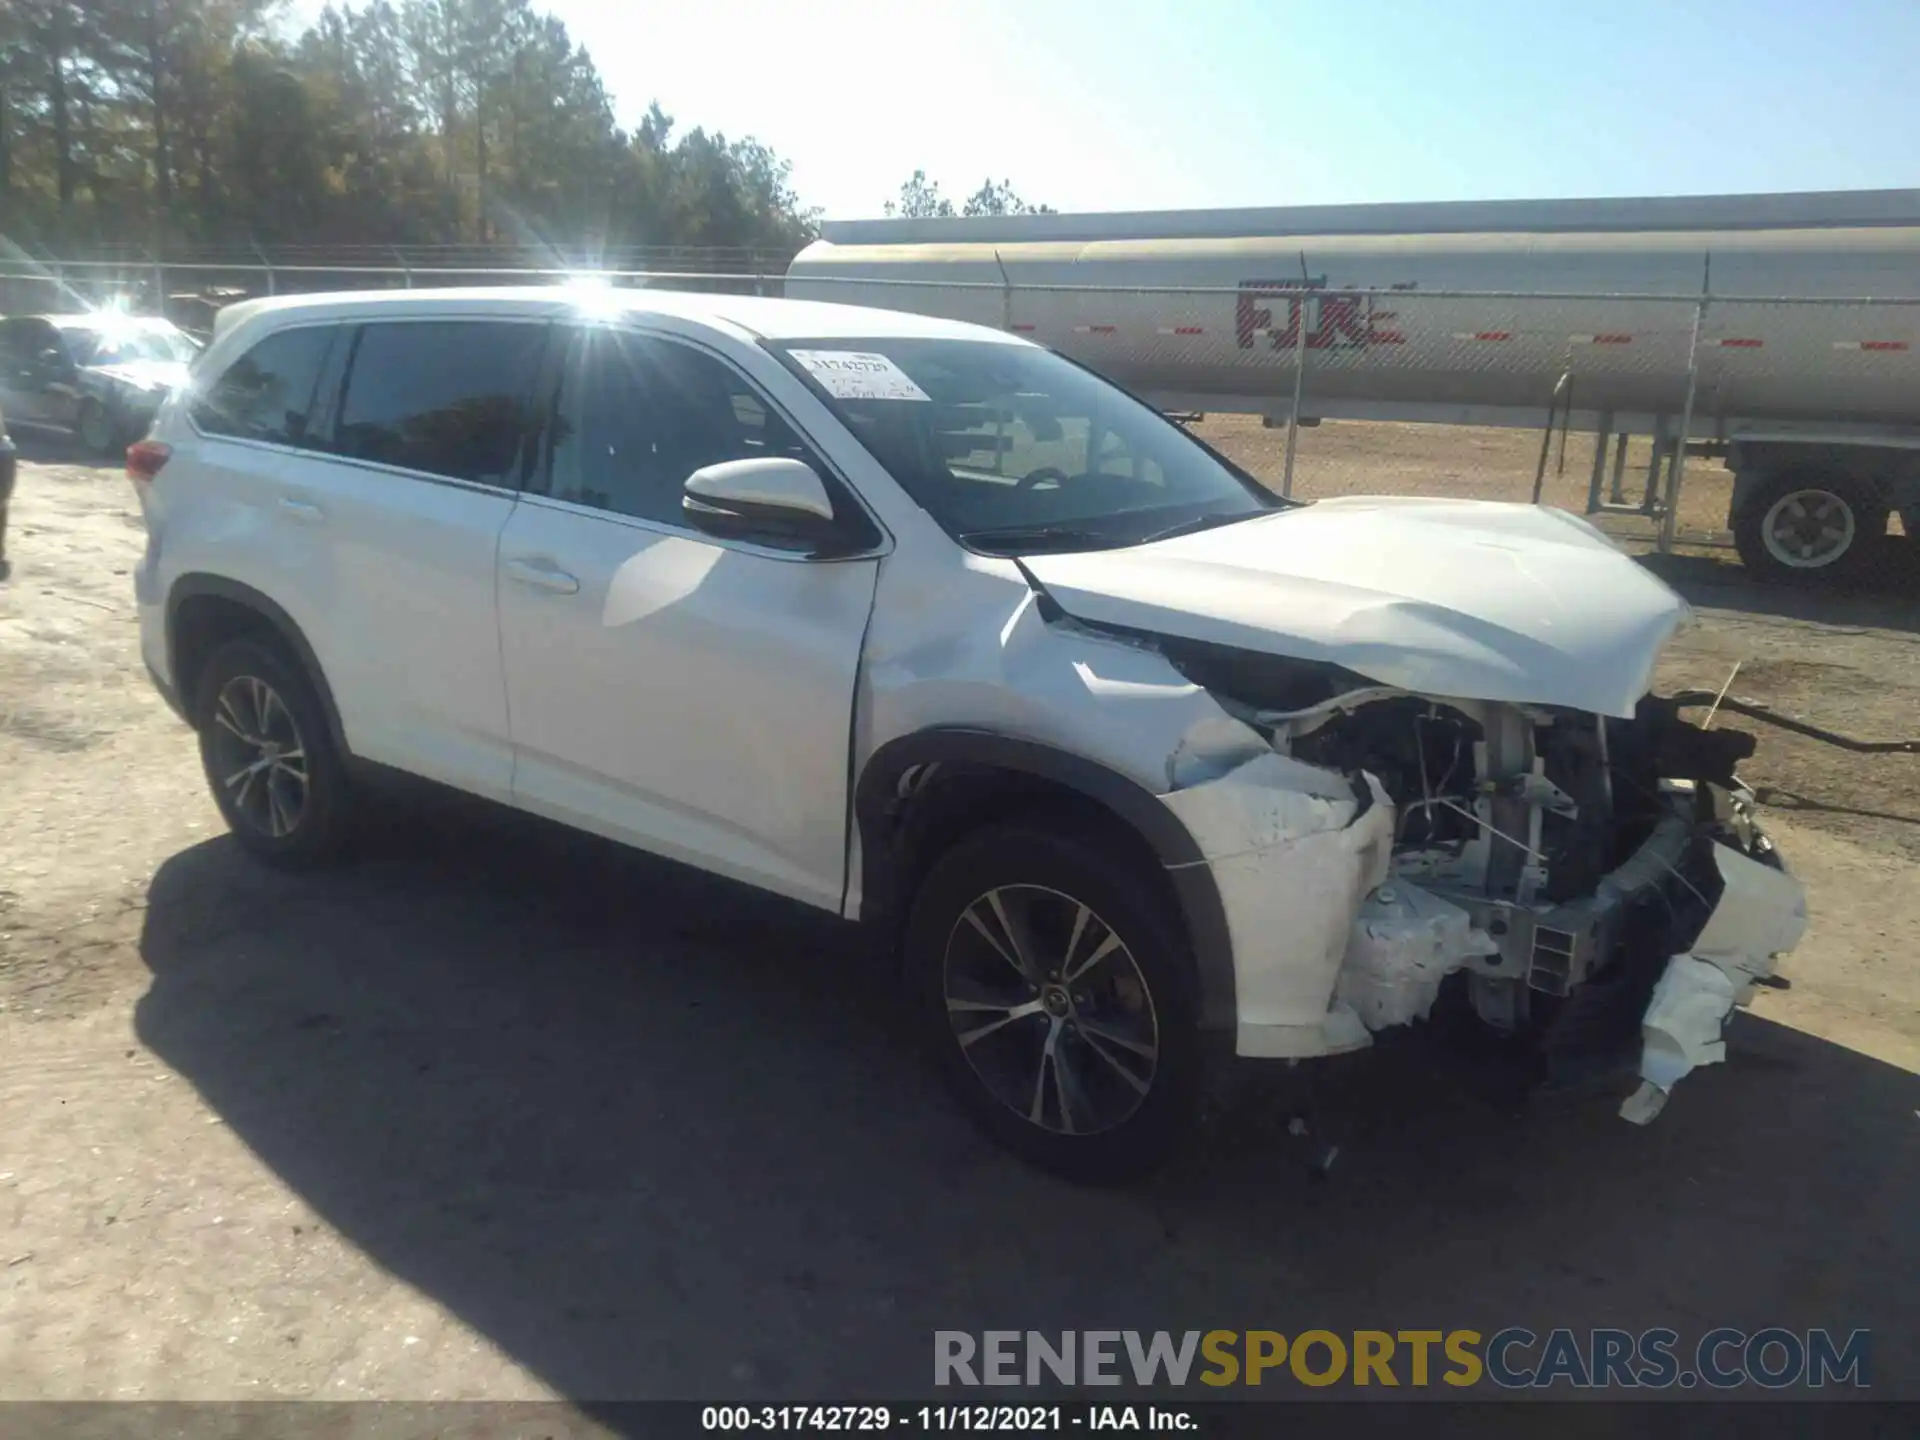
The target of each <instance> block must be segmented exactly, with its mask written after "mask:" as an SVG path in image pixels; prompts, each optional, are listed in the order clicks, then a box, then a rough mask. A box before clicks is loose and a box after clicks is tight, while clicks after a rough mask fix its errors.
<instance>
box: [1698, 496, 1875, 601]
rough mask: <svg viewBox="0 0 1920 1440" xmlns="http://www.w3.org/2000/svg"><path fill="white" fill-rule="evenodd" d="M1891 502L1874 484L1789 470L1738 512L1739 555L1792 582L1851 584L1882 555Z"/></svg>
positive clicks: (1765, 573)
mask: <svg viewBox="0 0 1920 1440" xmlns="http://www.w3.org/2000/svg"><path fill="white" fill-rule="evenodd" d="M1887 514H1888V507H1887V503H1886V501H1885V500H1883V499H1881V498H1880V496H1879V495H1878V494H1877V493H1876V492H1875V490H1874V488H1873V486H1872V485H1870V484H1866V483H1863V482H1861V481H1859V480H1856V479H1854V478H1853V477H1851V476H1848V475H1837V474H1833V473H1831V472H1825V471H1819V470H1787V471H1783V472H1782V473H1780V474H1778V475H1770V476H1768V477H1767V478H1766V479H1764V480H1762V481H1761V482H1760V483H1759V484H1758V485H1756V486H1755V487H1754V489H1753V491H1752V493H1751V494H1750V495H1748V496H1747V500H1746V504H1745V505H1743V506H1742V507H1741V510H1740V513H1739V514H1738V515H1736V516H1735V517H1734V522H1733V539H1734V544H1735V546H1736V547H1737V548H1738V549H1739V551H1740V560H1741V563H1742V564H1744V565H1745V566H1746V567H1747V569H1749V570H1751V571H1752V572H1753V573H1754V574H1755V575H1757V576H1760V577H1762V578H1764V579H1767V580H1772V581H1776V582H1783V583H1790V584H1816V583H1822V582H1842V583H1844V582H1851V581H1857V580H1859V579H1861V578H1862V577H1863V576H1864V575H1865V574H1867V573H1868V572H1869V571H1871V569H1872V567H1873V566H1874V565H1875V564H1876V563H1877V562H1878V561H1879V559H1880V552H1881V548H1882V547H1881V537H1883V536H1884V535H1885V534H1886V532H1887Z"/></svg>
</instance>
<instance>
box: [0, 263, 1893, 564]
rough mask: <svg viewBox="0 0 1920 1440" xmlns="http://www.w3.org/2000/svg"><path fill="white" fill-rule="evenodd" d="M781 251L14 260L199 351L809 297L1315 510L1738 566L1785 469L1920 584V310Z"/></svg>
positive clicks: (1818, 541) (1887, 304)
mask: <svg viewBox="0 0 1920 1440" xmlns="http://www.w3.org/2000/svg"><path fill="white" fill-rule="evenodd" d="M787 258H788V257H785V256H779V257H770V256H769V255H766V254H762V253H759V252H752V251H721V250H692V249H676V250H665V249H662V250H646V251H641V250H636V251H632V252H623V253H621V254H620V255H617V256H606V255H597V256H585V255H582V256H577V257H575V256H567V255H562V254H558V253H556V252H553V251H551V250H540V251H531V250H516V249H510V248H502V247H491V248H489V247H414V248H408V247H388V248H387V249H385V250H384V251H383V250H382V249H380V248H379V247H333V248H326V247H304V248H297V249H284V250H277V251H275V252H273V253H271V254H268V253H264V252H261V251H257V250H255V251H252V252H251V253H250V255H249V254H245V253H242V252H238V251H221V252H217V253H216V252H212V251H209V252H205V253H194V254H192V255H188V256H174V255H169V256H167V257H165V258H154V257H149V256H144V255H136V254H125V253H122V254H117V255H93V256H89V257H82V258H73V259H63V260H51V259H45V258H36V257H26V256H19V255H15V256H13V257H10V258H9V257H6V256H0V308H3V309H4V310H5V311H6V312H8V313H20V312H22V311H35V310H39V311H44V310H53V309H75V308H84V307H87V306H98V305H105V304H109V303H119V304H123V305H127V306H130V307H132V308H136V309H140V310H145V311H149V312H151V311H155V310H159V311H162V312H164V313H166V314H167V315H168V316H169V317H170V318H172V319H174V320H175V322H176V323H178V324H181V325H182V326H183V327H184V328H187V329H189V330H196V331H199V332H202V333H204V332H205V331H207V330H208V329H210V328H211V325H212V317H213V315H214V314H215V313H217V311H218V309H219V308H220V307H221V306H223V305H225V304H229V303H232V302H233V301H236V300H239V299H244V298H251V297H254V296H262V295H288V294H301V293H314V292H322V291H333V290H365V289H370V288H394V289H399V288H433V287H441V286H456V285H457V286H472V285H501V284H519V285H527V284H535V285H538V284H552V283H556V282H562V281H566V280H568V279H571V278H578V277H579V276H581V275H582V274H583V273H587V272H590V273H592V274H593V275H594V276H595V277H596V278H597V279H599V280H601V281H604V282H605V283H608V284H612V285H630V286H644V287H648V288H661V289H700V290H717V291H724V292H731V293H749V294H761V295H781V294H785V293H789V292H790V291H791V292H802V293H805V294H807V295H809V296H812V297H814V298H832V299H837V300H843V301H846V302H849V303H857V304H868V305H877V306H880V307H883V308H890V309H899V310H907V311H914V312H918V313H923V314H935V315H941V316H945V317H948V318H952V319H960V320H968V321H973V322H975V323H979V324H984V325H988V326H993V327H996V328H1002V329H1007V330H1011V331H1013V332H1015V333H1017V334H1021V335H1024V336H1027V337H1029V338H1031V339H1034V340H1036V341H1038V342H1040V343H1042V344H1046V345H1049V346H1051V347H1053V348H1055V349H1058V350H1060V351H1062V352H1064V353H1066V354H1068V355H1070V356H1072V357H1073V358H1074V359H1076V360H1079V361H1081V362H1083V363H1085V364H1087V365H1089V366H1091V367H1093V368H1094V369H1097V370H1100V371H1102V372H1104V373H1106V374H1108V375H1110V376H1111V377H1112V378H1114V379H1115V380H1117V381H1119V382H1120V383H1122V384H1124V385H1126V386H1127V387H1128V388H1130V389H1132V390H1133V391H1135V392H1136V393H1138V394H1141V395H1144V396H1148V397H1150V398H1152V399H1153V400H1155V401H1156V403H1159V404H1160V405H1161V406H1162V408H1164V409H1167V410H1168V411H1170V412H1172V413H1176V414H1179V415H1181V416H1182V417H1183V418H1184V420H1185V423H1187V424H1189V425H1190V426H1191V427H1192V428H1193V429H1194V431H1195V433H1196V434H1198V435H1200V436H1201V437H1202V438H1204V439H1206V440H1207V441H1208V442H1209V443H1211V444H1213V445H1214V446H1215V447H1216V448H1218V449H1219V450H1221V451H1222V452H1224V453H1225V454H1227V455H1229V456H1230V457H1232V458H1233V459H1235V460H1236V461H1237V462H1239V463H1240V464H1242V465H1244V466H1245V467H1246V468H1247V469H1249V470H1250V471H1252V472H1253V473H1254V474H1255V475H1257V476H1259V477H1260V478H1261V479H1262V480H1263V481H1264V482H1265V483H1267V484H1269V485H1271V486H1272V487H1273V488H1274V489H1275V490H1277V491H1280V492H1282V493H1286V494H1291V495H1294V496H1297V497H1299V498H1302V499H1320V498H1326V497H1329V496H1335V495H1361V494H1375V495H1378V494H1386V495H1436V496H1439V495H1445V496H1462V497H1472V498H1478V499H1489V500H1506V501H1526V502H1536V503H1544V504H1549V505H1555V506H1559V507H1562V508H1564V509H1566V510H1568V511H1571V512H1573V513H1575V514H1580V515H1588V516H1591V517H1593V518H1594V520H1595V521H1596V523H1598V524H1600V525H1601V526H1602V528H1604V529H1606V530H1608V531H1609V532H1610V533H1611V534H1613V535H1615V536H1616V538H1618V539H1620V540H1621V541H1622V542H1623V543H1625V544H1626V545H1627V546H1628V547H1629V548H1658V549H1660V550H1675V549H1679V550H1683V551H1693V552H1696V553H1699V554H1703V555H1709V556H1718V557H1721V558H1728V559H1730V558H1732V551H1733V550H1734V549H1735V548H1736V542H1737V541H1739V540H1740V537H1738V536H1737V535H1736V533H1735V527H1734V526H1733V524H1732V523H1731V515H1730V507H1731V502H1732V500H1733V497H1734V488H1735V473H1734V470H1733V469H1731V468H1729V463H1728V462H1729V460H1732V461H1734V462H1736V463H1737V464H1744V468H1746V469H1749V470H1752V471H1754V472H1755V473H1756V474H1758V472H1760V471H1762V470H1764V471H1766V472H1767V473H1766V474H1765V475H1764V476H1761V478H1760V479H1759V481H1758V482H1757V484H1756V482H1754V481H1752V480H1750V481H1748V482H1747V484H1748V488H1749V489H1750V490H1756V491H1757V490H1764V491H1765V492H1766V493H1765V495H1764V496H1763V497H1762V498H1763V500H1764V507H1763V511H1764V513H1762V516H1761V518H1763V519H1765V520H1766V522H1767V534H1766V535H1764V536H1759V537H1756V535H1754V534H1752V533H1749V534H1748V535H1747V536H1746V537H1745V539H1744V545H1745V547H1746V550H1747V551H1749V552H1752V551H1755V548H1756V547H1760V548H1761V549H1764V550H1765V551H1766V553H1767V554H1769V555H1772V556H1773V557H1774V558H1775V559H1778V560H1780V561H1781V563H1780V564H1779V565H1776V566H1775V567H1774V568H1775V569H1776V570H1779V571H1782V572H1783V573H1784V572H1785V571H1788V570H1793V569H1800V570H1803V571H1805V572H1806V573H1807V574H1808V575H1812V574H1814V573H1816V572H1819V571H1821V570H1822V569H1823V568H1824V567H1823V565H1822V564H1820V563H1810V562H1818V561H1820V560H1821V557H1822V556H1823V555H1824V554H1826V552H1827V551H1828V550H1830V549H1831V548H1832V547H1833V546H1834V545H1835V544H1840V543H1842V542H1844V543H1845V544H1847V545H1851V546H1855V547H1857V548H1856V550H1855V552H1854V554H1855V559H1854V560H1853V561H1852V562H1851V563H1849V565H1848V566H1847V567H1846V568H1847V570H1848V571H1849V572H1850V574H1851V576H1852V578H1854V579H1862V578H1867V579H1873V578H1884V579H1887V580H1890V581H1892V582H1893V583H1895V584H1897V585H1899V586H1901V587H1903V588H1904V587H1905V586H1906V584H1907V583H1908V582H1909V581H1910V580H1911V579H1912V577H1913V574H1914V572H1916V571H1920V543H1916V541H1915V539H1914V537H1913V536H1912V535H1910V534H1909V530H1920V523H1915V522H1920V425H1913V424H1910V423H1908V422H1909V421H1910V419H1911V418H1912V417H1914V416H1915V415H1916V414H1920V301H1917V300H1877V299H1864V298H1850V297H1838V298H1832V299H1821V298H1809V297H1751V296H1734V295H1712V294H1697V295H1646V294H1637V295H1596V294H1542V293H1522V292H1501V291H1436V290H1430V289H1415V288H1404V289H1401V288H1396V289H1390V290H1384V291H1383V290H1360V289H1345V290H1336V289H1330V288H1326V287H1325V286H1324V285H1319V284H1309V283H1306V282H1302V281H1300V280H1289V279H1285V278H1272V279H1253V280H1248V281H1244V282H1242V283H1240V284H1238V285H1236V286H1233V287H1224V286H1193V287H1177V288H1176V287H1155V288H1147V287H1140V288H1127V289H1118V288H1093V287H1087V286H1080V285H1068V284H1055V285H1032V284H1018V283H1008V282H983V281H978V280H945V279H931V280H925V279H919V280H893V279H881V278H872V277H846V276H838V275H830V274H808V275H807V276H806V277H805V278H804V281H802V280H800V279H798V278H796V279H794V280H793V281H791V282H790V281H789V278H788V277H787V276H786V275H784V274H782V273H780V270H781V268H782V267H783V266H784V264H785V263H786V259H787ZM616 261H617V262H623V263H613V262H616ZM575 262H578V263H575ZM1682 435H1685V436H1686V437H1687V438H1688V440H1689V443H1688V444H1685V445H1682V444H1681V443H1680V437H1681V436H1682ZM1729 441H1732V442H1734V449H1733V450H1732V451H1731V452H1730V451H1729V447H1728V442H1729ZM1766 444H1772V445H1773V446H1774V447H1775V449H1773V450H1763V449H1762V448H1761V447H1763V446H1764V445H1766ZM1789 446H1790V448H1789ZM1742 447H1744V451H1745V457H1744V461H1743V451H1742ZM1823 497H1824V498H1823ZM1746 498H1747V496H1746V494H1745V493H1744V492H1743V496H1742V499H1743V507H1742V509H1743V513H1745V512H1746V511H1747V509H1748V508H1749V507H1747V506H1746V505H1745V503H1744V502H1745V500H1746ZM1836 504H1837V508H1836ZM1903 511H1904V519H1903V514H1902V512H1903ZM1749 529H1750V530H1751V529H1752V524H1751V522H1750V524H1749ZM1769 537H1770V538H1769ZM1748 558H1749V560H1750V561H1751V560H1752V558H1753V557H1752V555H1751V554H1750V555H1749V557H1748ZM1762 558H1763V560H1764V558H1765V557H1764V556H1763V557H1762ZM1869 571H1871V572H1875V573H1874V574H1868V573H1867V572H1869Z"/></svg>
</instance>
